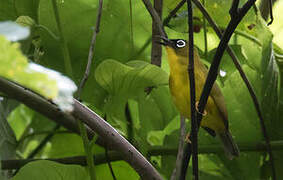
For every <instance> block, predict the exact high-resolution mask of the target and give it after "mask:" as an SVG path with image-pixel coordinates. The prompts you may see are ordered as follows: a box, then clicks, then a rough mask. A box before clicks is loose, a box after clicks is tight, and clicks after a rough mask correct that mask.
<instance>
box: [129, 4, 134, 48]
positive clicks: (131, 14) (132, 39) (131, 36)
mask: <svg viewBox="0 0 283 180" xmlns="http://www.w3.org/2000/svg"><path fill="white" fill-rule="evenodd" d="M129 6H130V40H131V52H134V51H135V50H134V31H133V6H132V0H129Z"/></svg>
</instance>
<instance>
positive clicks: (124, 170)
mask: <svg viewBox="0 0 283 180" xmlns="http://www.w3.org/2000/svg"><path fill="white" fill-rule="evenodd" d="M111 165H112V168H113V171H114V174H115V177H116V178H117V179H139V177H140V176H139V175H138V174H137V172H136V171H135V170H134V169H132V167H130V165H129V164H127V163H126V162H125V161H117V162H111ZM95 172H96V176H97V179H105V180H111V179H113V177H112V175H111V172H110V170H109V167H108V165H107V164H102V165H98V166H95Z"/></svg>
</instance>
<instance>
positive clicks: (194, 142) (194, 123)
mask: <svg viewBox="0 0 283 180" xmlns="http://www.w3.org/2000/svg"><path fill="white" fill-rule="evenodd" d="M187 8H188V28H189V35H188V36H189V37H188V43H189V56H188V61H189V65H188V75H189V80H190V98H191V99H190V104H191V110H190V111H191V134H190V136H191V142H192V164H193V179H194V180H198V179H199V175H198V135H197V132H198V123H197V119H196V91H195V72H194V30H193V10H192V1H191V0H187Z"/></svg>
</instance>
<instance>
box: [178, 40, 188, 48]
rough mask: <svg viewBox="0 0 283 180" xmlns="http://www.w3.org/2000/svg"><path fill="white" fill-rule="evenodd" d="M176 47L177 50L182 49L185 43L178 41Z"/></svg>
mask: <svg viewBox="0 0 283 180" xmlns="http://www.w3.org/2000/svg"><path fill="white" fill-rule="evenodd" d="M176 46H177V47H178V48H182V47H185V46H186V42H185V41H184V40H181V39H180V40H178V41H177V43H176Z"/></svg>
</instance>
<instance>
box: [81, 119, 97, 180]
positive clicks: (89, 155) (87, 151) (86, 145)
mask: <svg viewBox="0 0 283 180" xmlns="http://www.w3.org/2000/svg"><path fill="white" fill-rule="evenodd" d="M78 126H79V129H80V133H81V137H82V139H83V144H84V150H85V154H86V161H87V165H88V170H89V175H90V179H91V180H96V174H95V168H94V160H93V157H92V148H91V147H92V146H91V145H90V142H89V140H88V137H87V132H86V128H85V127H84V124H83V123H82V122H81V121H80V120H78Z"/></svg>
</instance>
